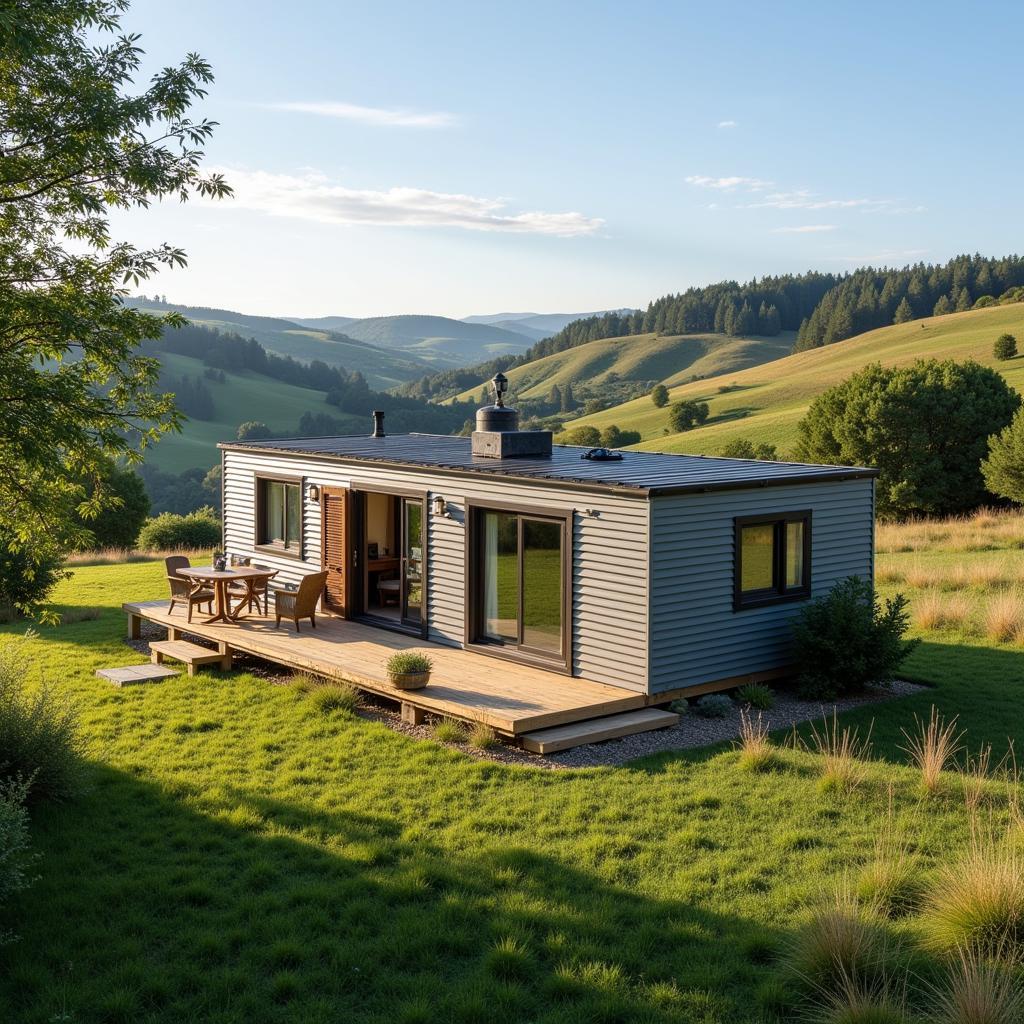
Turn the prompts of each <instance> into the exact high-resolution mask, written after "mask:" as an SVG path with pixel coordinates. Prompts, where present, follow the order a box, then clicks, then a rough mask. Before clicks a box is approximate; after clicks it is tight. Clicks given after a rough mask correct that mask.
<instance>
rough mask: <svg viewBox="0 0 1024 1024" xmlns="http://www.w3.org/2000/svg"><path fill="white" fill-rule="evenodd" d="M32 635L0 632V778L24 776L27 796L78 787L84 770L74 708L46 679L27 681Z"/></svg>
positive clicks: (59, 794) (55, 796) (56, 794)
mask: <svg viewBox="0 0 1024 1024" xmlns="http://www.w3.org/2000/svg"><path fill="white" fill-rule="evenodd" d="M33 640H34V638H33V637H32V636H31V635H30V636H27V637H24V636H7V637H0V759H2V760H0V783H11V782H13V781H15V780H18V779H22V780H26V781H27V783H28V791H27V795H28V798H29V799H30V800H42V799H47V800H62V799H64V798H66V797H69V796H72V795H73V794H74V793H76V792H77V791H78V790H79V789H80V788H81V784H82V779H83V774H84V770H85V761H84V753H85V743H84V741H83V739H82V735H81V732H80V730H79V723H78V709H77V708H76V707H75V705H74V704H73V703H72V702H71V700H70V699H69V698H68V697H67V696H65V695H64V694H63V693H61V692H59V691H58V690H57V689H56V688H55V687H54V686H53V685H52V684H51V683H49V682H48V681H47V680H46V679H40V680H39V681H38V683H36V684H34V685H33V684H30V683H29V676H30V673H31V668H32V660H31V658H30V657H29V648H30V645H31V644H32V642H33Z"/></svg>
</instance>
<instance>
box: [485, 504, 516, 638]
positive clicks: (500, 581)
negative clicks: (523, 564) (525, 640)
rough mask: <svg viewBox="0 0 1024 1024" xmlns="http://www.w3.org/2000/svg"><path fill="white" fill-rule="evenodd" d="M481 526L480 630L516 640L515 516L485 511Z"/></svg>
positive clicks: (490, 636) (487, 634)
mask: <svg viewBox="0 0 1024 1024" xmlns="http://www.w3.org/2000/svg"><path fill="white" fill-rule="evenodd" d="M481 526H482V536H481V545H480V547H481V550H480V562H481V567H480V568H481V574H480V575H481V583H482V598H483V602H482V603H483V609H482V615H481V624H482V627H483V629H482V632H483V635H484V636H485V637H486V638H488V639H490V640H499V641H502V642H505V643H513V644H514V643H518V641H519V566H518V564H517V563H518V557H517V555H518V547H519V537H518V534H519V529H518V526H519V522H518V516H510V515H505V514H504V513H502V512H485V513H484V514H483V515H482V516H481Z"/></svg>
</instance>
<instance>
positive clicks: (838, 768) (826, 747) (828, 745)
mask: <svg viewBox="0 0 1024 1024" xmlns="http://www.w3.org/2000/svg"><path fill="white" fill-rule="evenodd" d="M872 728H874V722H872V723H871V726H870V727H869V728H868V734H867V736H866V737H865V738H864V739H863V740H862V739H861V738H860V736H859V734H858V731H857V729H856V728H855V727H853V726H845V727H844V728H843V729H842V730H840V728H839V716H838V714H837V713H836V712H835V711H833V712H832V719H831V721H830V720H829V719H828V718H824V719H822V724H821V726H820V727H819V726H817V725H815V724H814V723H813V722H812V723H811V742H810V743H809V744H805V747H806V748H807V749H808V750H810V751H811V752H812V753H814V754H817V755H818V756H819V757H820V758H821V788H822V789H823V790H825V791H826V792H838V793H850V792H852V791H853V790H854V789H856V788H857V787H858V786H859V785H860V784H861V783H862V782H863V781H864V779H865V778H866V777H867V773H868V766H867V763H866V761H867V758H868V756H869V755H870V753H871V729H872Z"/></svg>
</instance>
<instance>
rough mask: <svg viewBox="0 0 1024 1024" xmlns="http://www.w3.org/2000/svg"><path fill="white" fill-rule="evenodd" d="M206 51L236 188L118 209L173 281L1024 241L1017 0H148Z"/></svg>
mask: <svg viewBox="0 0 1024 1024" xmlns="http://www.w3.org/2000/svg"><path fill="white" fill-rule="evenodd" d="M124 27H125V28H126V29H128V30H131V31H137V32H140V33H141V34H142V42H141V45H142V46H143V48H144V49H145V50H146V51H147V69H148V70H151V69H152V68H153V67H156V66H162V65H165V64H168V63H171V62H174V61H176V60H177V59H179V58H180V56H181V55H182V54H184V53H185V52H187V51H189V50H196V51H198V52H200V53H201V54H203V56H205V57H206V58H207V59H208V60H210V61H211V63H212V64H213V65H214V69H215V72H216V75H217V82H216V83H215V85H214V86H213V88H212V90H211V93H210V96H209V98H208V99H207V100H206V101H205V103H204V104H203V105H202V108H201V112H202V113H203V114H204V115H205V116H209V117H212V118H214V119H216V120H217V121H219V122H220V128H219V129H218V130H217V133H216V135H215V137H214V139H213V141H212V143H211V145H210V146H209V148H208V157H207V165H208V166H211V167H217V168H218V169H224V170H225V172H226V173H227V176H228V178H229V180H230V181H231V182H232V184H233V185H234V186H235V188H236V190H237V198H236V199H234V200H228V201H225V202H222V203H219V204H217V205H216V206H212V205H207V204H201V203H191V204H188V205H187V206H184V207H182V206H179V205H178V204H176V203H170V204H164V205H163V206H161V207H160V208H158V209H156V210H150V211H147V212H145V213H139V214H135V213H132V214H128V215H118V217H117V218H116V224H117V228H118V231H119V233H120V235H121V236H122V237H127V238H130V239H131V240H132V241H134V242H136V243H138V244H150V243H155V242H159V241H170V242H172V243H174V244H176V245H181V246H183V247H184V248H185V249H186V250H187V251H188V254H189V259H190V266H189V268H188V269H187V270H184V271H175V272H172V273H168V274H165V275H162V276H161V277H160V278H159V279H158V280H155V281H151V282H149V283H148V285H147V286H146V287H145V289H144V290H145V291H146V292H147V293H149V294H152V292H153V291H155V290H159V291H160V292H164V293H166V294H167V296H168V298H170V299H171V300H172V301H178V302H186V303H190V304H211V305H219V306H226V307H229V308H235V309H242V310H245V311H247V312H257V313H267V314H279V315H305V316H314V315H326V314H332V313H334V314H344V315H351V316H372V315H378V314H380V315H383V314H389V313H414V312H415V313H436V314H442V315H446V316H466V315H468V314H471V313H484V312H495V311H500V310H534V311H537V312H549V311H550V312H554V311H576V310H588V309H603V308H610V307H617V306H633V305H635V306H643V305H646V303H647V302H648V301H649V300H650V299H652V298H655V297H657V296H659V295H662V294H664V293H666V292H670V291H679V290H682V289H684V288H686V287H687V286H689V285H691V284H702V283H709V282H712V281H716V280H721V279H723V278H736V279H747V278H749V277H752V276H760V275H762V274H766V273H777V272H785V271H801V270H806V269H821V270H836V269H846V268H851V267H854V266H859V265H862V264H864V263H868V262H871V263H875V264H881V263H888V264H897V265H903V264H904V263H908V262H915V261H917V260H919V259H923V260H925V261H944V260H946V259H948V258H949V257H950V256H952V255H954V254H956V253H958V252H963V251H970V252H974V251H979V252H982V253H985V254H988V255H1002V254H1005V253H1009V252H1015V251H1019V250H1020V238H1021V229H1022V227H1024V215H1022V203H1021V190H1020V180H1021V165H1022V156H1024V142H1022V136H1021V132H1020V131H1019V127H1018V125H1017V120H1018V118H1017V111H1016V102H1017V99H1018V98H1019V96H1020V95H1021V88H1022V85H1021V75H1020V62H1019V46H1020V44H1019V40H1020V37H1021V30H1022V29H1024V8H1022V7H1021V5H1019V4H1010V3H1006V4H997V3H996V4H989V5H986V6H985V7H978V8H974V9H967V8H964V7H963V5H962V4H959V5H955V6H954V5H952V4H948V5H947V4H944V3H934V2H932V3H923V2H922V3H900V4H893V3H859V4H857V5H852V4H830V5H825V4H820V3H815V4H810V3H807V4H804V3H782V4H774V5H768V4H761V3H757V4H753V3H752V4H735V3H717V4H688V3H628V4H627V3H620V4H596V3H523V2H520V3H516V4H503V5H497V4H481V3H479V2H475V3H451V2H444V0H441V2H438V3H434V4H424V3H422V2H419V3H393V2H388V0H381V2H378V3H374V4H370V3H360V4H356V3H328V2H317V0H293V2H292V3H291V4H287V5H285V4H281V3H279V2H274V3H271V2H265V0H257V2H253V0H250V2H240V0H217V2H216V3H209V2H197V0H175V2H174V3H169V2H167V0H136V2H135V4H134V5H133V7H132V9H131V10H130V11H129V12H128V14H127V15H126V17H125V19H124Z"/></svg>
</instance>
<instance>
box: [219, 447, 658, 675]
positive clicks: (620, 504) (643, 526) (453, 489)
mask: <svg viewBox="0 0 1024 1024" xmlns="http://www.w3.org/2000/svg"><path fill="white" fill-rule="evenodd" d="M256 472H259V473H263V474H270V475H273V474H274V473H280V474H281V475H282V476H293V477H295V476H302V477H303V478H304V479H305V481H306V483H307V484H309V483H316V484H319V485H320V486H327V487H332V486H333V487H348V486H355V487H359V486H362V487H364V488H367V489H372V487H373V485H374V484H377V485H380V486H388V485H390V486H392V487H405V488H409V489H412V490H429V493H430V495H431V496H433V495H434V494H441V495H443V496H444V499H445V501H446V502H447V504H448V507H449V511H450V512H451V513H452V517H453V518H451V519H445V518H439V517H437V516H434V515H428V522H429V525H428V531H429V532H428V553H429V559H430V564H429V568H428V589H427V621H428V625H429V628H430V639H431V640H435V641H437V642H439V643H449V644H454V645H459V644H461V643H462V641H463V635H464V632H465V579H466V573H465V527H464V519H465V502H466V500H467V499H470V500H473V501H479V502H488V503H491V504H493V505H494V507H496V508H501V507H502V506H503V504H519V505H523V506H534V507H536V508H538V510H541V509H543V508H545V507H547V508H550V509H554V508H557V509H560V510H564V509H572V510H574V515H573V530H572V535H573V544H572V547H573V578H572V603H573V615H572V617H573V622H572V635H573V673H574V674H575V675H580V676H585V677H586V678H588V679H594V680H597V681H599V682H605V683H611V684H613V685H616V686H624V687H627V688H629V689H633V690H639V691H645V690H646V689H647V650H648V635H647V609H648V604H649V597H648V572H647V568H648V561H647V530H648V518H649V503H648V502H647V501H646V500H642V499H637V498H626V497H618V496H615V495H594V494H585V495H584V494H579V493H576V492H573V491H570V490H566V489H564V488H560V487H559V486H558V485H557V484H552V485H551V487H550V488H548V487H544V488H543V489H541V488H538V487H537V486H536V484H534V485H532V486H531V485H529V484H523V483H520V482H518V481H516V480H515V479H510V478H501V479H494V478H483V479H481V480H480V481H479V483H477V482H476V481H474V480H462V479H450V478H448V479H446V478H444V477H440V476H435V477H431V476H429V475H428V474H425V473H423V472H422V471H420V472H417V471H415V470H400V469H397V468H395V467H390V466H382V465H374V464H373V463H367V464H365V465H359V466H353V465H344V466H342V465H339V464H338V463H336V462H332V461H331V460H329V459H318V458H317V457H316V456H315V455H301V456H294V455H287V454H284V453H282V454H280V455H277V454H270V453H267V452H249V451H243V450H241V449H227V450H225V451H224V541H225V547H226V550H227V551H229V552H232V553H234V554H241V555H247V554H251V555H252V557H253V559H254V560H255V561H258V562H260V563H263V564H265V565H272V566H273V567H274V568H276V569H278V570H279V576H278V579H279V580H280V581H283V582H290V583H295V582H297V581H298V580H299V579H300V578H301V576H302V575H304V574H305V573H307V572H313V571H316V570H318V569H319V568H320V505H319V503H318V502H314V501H310V500H309V499H308V497H306V489H305V488H304V490H303V495H304V506H303V515H304V527H305V538H304V540H305V543H304V555H305V557H304V560H303V561H301V562H300V561H296V560H295V559H292V558H285V557H281V556H275V555H273V554H268V553H266V552H264V551H254V550H253V536H254V530H255V525H254V518H255V495H254V474H255V473H256ZM592 512H594V513H597V514H596V515H593V514H590V513H592Z"/></svg>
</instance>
